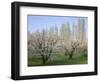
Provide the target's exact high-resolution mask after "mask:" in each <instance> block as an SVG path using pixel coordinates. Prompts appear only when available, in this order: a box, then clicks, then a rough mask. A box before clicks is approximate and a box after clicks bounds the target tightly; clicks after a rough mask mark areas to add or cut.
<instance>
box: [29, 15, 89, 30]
mask: <svg viewBox="0 0 100 82" xmlns="http://www.w3.org/2000/svg"><path fill="white" fill-rule="evenodd" d="M78 18H80V17H74V16H73V17H69V16H47V15H46V16H43V15H28V31H29V32H36V31H37V30H38V31H41V30H42V29H46V28H47V29H49V28H50V27H53V26H57V27H58V29H60V28H61V25H62V24H66V23H70V26H71V27H72V25H73V24H77V23H78ZM81 18H83V17H81ZM84 20H85V28H86V31H87V28H88V24H87V23H88V18H87V17H84Z"/></svg>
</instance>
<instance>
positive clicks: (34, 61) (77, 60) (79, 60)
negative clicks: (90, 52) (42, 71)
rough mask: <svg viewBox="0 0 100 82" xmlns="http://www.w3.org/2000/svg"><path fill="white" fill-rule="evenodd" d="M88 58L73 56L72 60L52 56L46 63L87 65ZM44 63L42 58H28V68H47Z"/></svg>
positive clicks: (61, 56)
mask: <svg viewBox="0 0 100 82" xmlns="http://www.w3.org/2000/svg"><path fill="white" fill-rule="evenodd" d="M87 61H88V60H87V56H86V55H77V56H75V55H74V56H73V58H72V59H69V58H68V56H65V55H59V54H58V55H52V56H51V57H50V58H49V60H48V61H47V62H46V64H45V65H46V66H47V65H74V64H87V63H88V62H87ZM45 65H44V64H43V63H42V59H41V58H35V57H32V58H28V66H45Z"/></svg>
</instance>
